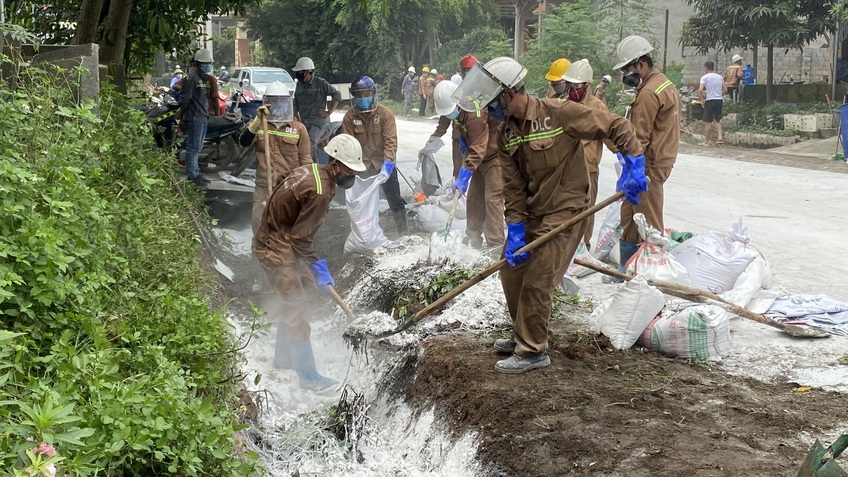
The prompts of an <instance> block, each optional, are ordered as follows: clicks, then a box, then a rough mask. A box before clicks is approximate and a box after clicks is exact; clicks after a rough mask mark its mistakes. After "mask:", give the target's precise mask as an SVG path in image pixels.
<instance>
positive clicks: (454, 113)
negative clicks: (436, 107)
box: [445, 108, 459, 119]
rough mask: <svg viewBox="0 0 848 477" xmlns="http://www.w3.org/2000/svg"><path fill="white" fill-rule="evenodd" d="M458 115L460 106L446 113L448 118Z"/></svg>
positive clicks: (454, 117)
mask: <svg viewBox="0 0 848 477" xmlns="http://www.w3.org/2000/svg"><path fill="white" fill-rule="evenodd" d="M457 116H459V108H454V109H453V111H452V112H451V113H450V114H446V115H445V117H446V118H448V119H456V118H457Z"/></svg>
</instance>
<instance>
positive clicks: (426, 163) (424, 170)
mask: <svg viewBox="0 0 848 477" xmlns="http://www.w3.org/2000/svg"><path fill="white" fill-rule="evenodd" d="M444 145H445V143H444V141H442V139H441V138H436V139H433V140H431V141H428V142H427V144H425V145H424V148H423V149H421V150H420V151H418V169H419V170H420V171H421V182H420V183H419V185H420V186H421V192H423V193H424V194H425V195H427V196H430V195H433V194H434V193H435V192H436V190H438V189H439V187H440V186H441V185H442V175H441V174H440V173H439V166H438V165H437V164H436V159H435V157H434V156H435V154H436V152H438V151H439V149H441V148H442V146H444Z"/></svg>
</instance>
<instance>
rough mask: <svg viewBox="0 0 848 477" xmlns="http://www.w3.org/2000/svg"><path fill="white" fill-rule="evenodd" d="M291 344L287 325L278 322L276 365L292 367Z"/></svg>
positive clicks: (280, 367)
mask: <svg viewBox="0 0 848 477" xmlns="http://www.w3.org/2000/svg"><path fill="white" fill-rule="evenodd" d="M290 347H291V345H290V344H289V340H288V332H287V331H286V325H284V324H282V323H279V324H277V343H276V344H275V345H274V367H275V368H279V369H292V356H291V349H290Z"/></svg>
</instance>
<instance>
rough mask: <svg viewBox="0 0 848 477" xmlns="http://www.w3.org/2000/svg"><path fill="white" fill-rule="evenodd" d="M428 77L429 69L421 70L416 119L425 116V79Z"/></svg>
mask: <svg viewBox="0 0 848 477" xmlns="http://www.w3.org/2000/svg"><path fill="white" fill-rule="evenodd" d="M429 75H430V68H428V67H426V66H425V67H423V68H421V76H419V77H418V98H419V100H418V117H419V118H423V117H425V116H426V115H427V77H428V76H429Z"/></svg>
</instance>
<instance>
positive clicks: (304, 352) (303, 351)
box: [291, 340, 338, 391]
mask: <svg viewBox="0 0 848 477" xmlns="http://www.w3.org/2000/svg"><path fill="white" fill-rule="evenodd" d="M291 357H292V364H294V370H295V371H296V372H297V377H298V378H300V387H301V388H303V389H307V390H309V391H322V390H324V389H327V388H330V387H333V386H335V385H336V384H338V381H336V380H335V379H332V378H328V377H325V376H321V375H320V374H318V370H317V369H315V355H314V354H313V353H312V342H311V341H309V340H306V341H301V342H300V343H292V344H291Z"/></svg>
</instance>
